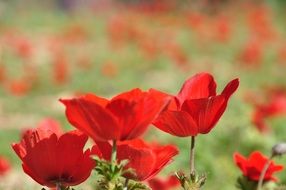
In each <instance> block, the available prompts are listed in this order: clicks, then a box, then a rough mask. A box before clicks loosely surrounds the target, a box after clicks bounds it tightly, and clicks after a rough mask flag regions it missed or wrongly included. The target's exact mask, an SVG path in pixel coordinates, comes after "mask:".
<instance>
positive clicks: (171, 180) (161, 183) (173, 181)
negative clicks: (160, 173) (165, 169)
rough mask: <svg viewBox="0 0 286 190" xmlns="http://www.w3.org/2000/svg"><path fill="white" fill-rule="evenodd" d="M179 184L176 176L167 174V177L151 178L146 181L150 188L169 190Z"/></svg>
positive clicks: (153, 189)
mask: <svg viewBox="0 0 286 190" xmlns="http://www.w3.org/2000/svg"><path fill="white" fill-rule="evenodd" d="M179 184H180V182H179V180H178V179H177V177H176V176H173V175H172V176H169V177H168V178H167V179H161V178H153V179H150V180H149V181H148V185H149V187H151V189H152V190H171V189H173V188H175V187H177V186H178V185H179Z"/></svg>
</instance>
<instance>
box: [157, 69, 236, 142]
mask: <svg viewBox="0 0 286 190" xmlns="http://www.w3.org/2000/svg"><path fill="white" fill-rule="evenodd" d="M238 85H239V81H238V79H234V80H232V81H231V82H229V83H228V84H227V86H226V87H225V88H224V90H223V91H222V93H221V94H220V95H217V94H216V83H215V81H214V79H213V76H212V75H210V74H208V73H200V74H197V75H195V76H194V77H192V78H190V79H188V80H187V81H186V82H185V83H184V85H183V87H182V89H181V90H180V92H179V94H178V95H177V96H175V97H174V98H173V100H174V101H175V102H176V106H172V107H169V109H168V110H166V111H164V112H162V113H161V114H160V116H159V117H158V118H157V119H156V121H155V122H154V125H155V126H156V127H157V128H159V129H161V130H163V131H165V132H167V133H170V134H172V135H175V136H179V137H186V136H196V135H197V134H199V133H200V134H206V133H209V132H210V130H211V129H212V128H213V127H214V126H215V124H216V123H217V122H218V120H219V119H220V117H221V116H222V114H223V113H224V111H225V109H226V106H227V102H228V99H229V98H230V96H231V95H232V94H233V93H234V92H235V91H236V89H237V88H238ZM171 105H172V104H171Z"/></svg>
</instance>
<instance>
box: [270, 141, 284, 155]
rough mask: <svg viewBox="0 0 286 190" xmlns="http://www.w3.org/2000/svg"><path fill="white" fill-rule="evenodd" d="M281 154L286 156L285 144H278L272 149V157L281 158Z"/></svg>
mask: <svg viewBox="0 0 286 190" xmlns="http://www.w3.org/2000/svg"><path fill="white" fill-rule="evenodd" d="M282 154H286V143H279V144H276V145H274V146H273V147H272V155H273V156H277V155H278V156H281V155H282Z"/></svg>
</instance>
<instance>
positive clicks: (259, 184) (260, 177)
mask: <svg viewBox="0 0 286 190" xmlns="http://www.w3.org/2000/svg"><path fill="white" fill-rule="evenodd" d="M274 156H275V155H273V154H272V155H271V156H270V158H269V159H268V161H267V162H266V164H265V165H264V167H263V169H262V172H261V174H260V176H259V181H258V184H257V189H256V190H262V183H263V179H264V177H265V174H266V172H267V169H268V167H269V166H270V164H271V161H272V159H273V157H274Z"/></svg>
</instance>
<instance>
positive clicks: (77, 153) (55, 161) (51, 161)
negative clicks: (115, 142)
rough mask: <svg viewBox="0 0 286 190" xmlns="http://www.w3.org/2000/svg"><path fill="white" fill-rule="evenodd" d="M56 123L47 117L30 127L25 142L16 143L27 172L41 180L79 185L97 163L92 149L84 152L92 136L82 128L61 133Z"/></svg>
mask: <svg viewBox="0 0 286 190" xmlns="http://www.w3.org/2000/svg"><path fill="white" fill-rule="evenodd" d="M48 124H50V125H51V126H50V128H49V127H48ZM54 124H55V123H54V122H52V121H51V120H46V121H45V122H43V123H41V124H40V126H39V127H38V128H37V129H35V130H28V131H26V132H25V133H24V135H23V139H22V140H21V142H20V143H18V144H13V145H12V147H13V149H14V151H15V152H16V153H17V155H18V156H19V158H20V159H21V160H22V162H23V164H22V167H23V170H24V172H25V173H26V174H28V175H29V176H30V177H32V178H33V179H34V180H35V181H36V182H38V183H39V184H41V185H43V186H47V187H55V186H56V184H58V183H60V185H62V186H64V187H67V186H74V185H78V184H80V183H82V182H83V181H85V180H86V179H87V178H88V177H89V175H90V173H91V170H92V169H93V167H94V161H93V160H92V159H91V158H90V150H86V151H85V152H83V148H84V145H85V143H86V141H87V139H88V137H87V136H86V135H85V134H83V133H81V132H80V131H71V132H67V133H65V134H62V135H59V134H58V133H59V130H58V129H56V125H54ZM54 130H55V132H53V131H54Z"/></svg>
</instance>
